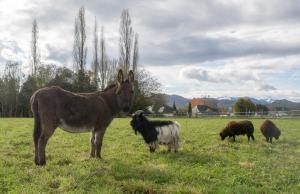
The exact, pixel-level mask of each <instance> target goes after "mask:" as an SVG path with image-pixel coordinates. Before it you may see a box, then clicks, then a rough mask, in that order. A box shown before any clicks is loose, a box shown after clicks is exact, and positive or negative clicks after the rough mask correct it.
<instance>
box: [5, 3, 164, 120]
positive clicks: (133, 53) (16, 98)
mask: <svg viewBox="0 0 300 194" xmlns="http://www.w3.org/2000/svg"><path fill="white" fill-rule="evenodd" d="M119 30H120V32H119V33H120V37H119V49H120V54H119V58H110V57H109V55H108V54H107V51H106V40H105V36H104V27H103V26H101V30H100V33H99V30H98V23H97V18H96V17H95V22H94V30H93V45H92V47H93V60H92V63H91V64H90V67H89V68H88V66H87V62H86V58H87V52H88V50H87V41H86V40H87V34H86V18H85V9H84V7H81V8H80V9H79V11H78V14H77V15H76V17H75V22H74V43H73V53H72V54H73V65H72V68H69V67H67V66H56V65H54V64H44V63H42V62H41V61H42V60H41V56H40V53H39V46H38V41H39V29H38V23H37V20H36V19H34V21H33V23H32V39H31V73H30V74H28V75H25V74H23V73H22V69H21V64H20V63H18V62H10V61H8V62H7V63H6V64H5V68H4V70H3V71H2V72H1V74H0V117H29V116H31V111H30V106H29V101H30V97H31V95H32V94H33V93H34V91H36V90H37V89H39V88H42V87H47V86H60V87H61V88H63V89H66V90H69V91H72V92H93V91H96V90H103V89H105V88H106V87H107V86H108V85H110V84H113V83H115V81H116V73H117V70H118V69H122V70H123V72H124V74H125V75H127V74H128V72H129V70H130V69H132V70H133V71H134V73H135V80H136V81H135V83H134V84H135V98H134V103H133V107H132V110H131V111H135V110H138V109H145V108H146V107H147V106H149V105H151V104H152V103H153V101H152V100H151V95H152V94H153V93H154V92H157V91H159V90H160V87H161V86H160V84H159V83H158V81H157V80H156V79H155V78H154V77H153V76H152V75H151V74H150V73H149V72H147V71H146V70H145V69H143V68H142V66H141V64H140V63H139V47H138V41H139V40H138V39H139V36H138V34H137V33H135V32H134V31H133V27H132V24H131V17H130V14H129V11H128V9H124V10H123V11H122V13H121V18H120V28H119ZM99 35H100V38H99Z"/></svg>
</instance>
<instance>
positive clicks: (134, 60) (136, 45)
mask: <svg viewBox="0 0 300 194" xmlns="http://www.w3.org/2000/svg"><path fill="white" fill-rule="evenodd" d="M138 41H139V35H138V33H135V36H134V45H133V57H132V70H133V72H134V73H137V66H138V62H139V42H138Z"/></svg>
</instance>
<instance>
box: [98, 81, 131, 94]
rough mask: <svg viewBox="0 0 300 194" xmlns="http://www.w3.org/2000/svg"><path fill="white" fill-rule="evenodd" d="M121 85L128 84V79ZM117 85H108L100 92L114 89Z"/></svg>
mask: <svg viewBox="0 0 300 194" xmlns="http://www.w3.org/2000/svg"><path fill="white" fill-rule="evenodd" d="M122 83H129V81H128V79H126V80H125V81H123V82H122ZM116 85H117V84H110V85H108V86H107V87H106V88H105V89H104V90H102V92H105V91H107V90H109V89H111V88H113V87H116Z"/></svg>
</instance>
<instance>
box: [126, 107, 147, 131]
mask: <svg viewBox="0 0 300 194" xmlns="http://www.w3.org/2000/svg"><path fill="white" fill-rule="evenodd" d="M144 121H145V117H144V111H142V110H138V111H136V112H135V113H133V114H132V120H131V121H130V125H131V127H132V128H133V130H134V133H135V134H136V135H137V132H141V130H142V125H143V122H144Z"/></svg>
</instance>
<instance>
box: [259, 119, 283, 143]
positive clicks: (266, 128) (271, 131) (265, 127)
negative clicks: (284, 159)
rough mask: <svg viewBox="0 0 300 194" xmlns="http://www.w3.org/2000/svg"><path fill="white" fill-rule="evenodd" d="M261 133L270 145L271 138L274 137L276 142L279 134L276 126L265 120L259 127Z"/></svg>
mask: <svg viewBox="0 0 300 194" xmlns="http://www.w3.org/2000/svg"><path fill="white" fill-rule="evenodd" d="M260 131H261V133H262V134H263V135H264V136H265V138H266V141H267V142H270V143H272V138H273V137H275V139H276V140H278V138H279V136H280V134H281V132H280V130H279V129H278V128H277V127H276V125H275V124H274V123H273V122H272V121H270V120H265V121H264V122H263V124H262V125H261V127H260Z"/></svg>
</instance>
